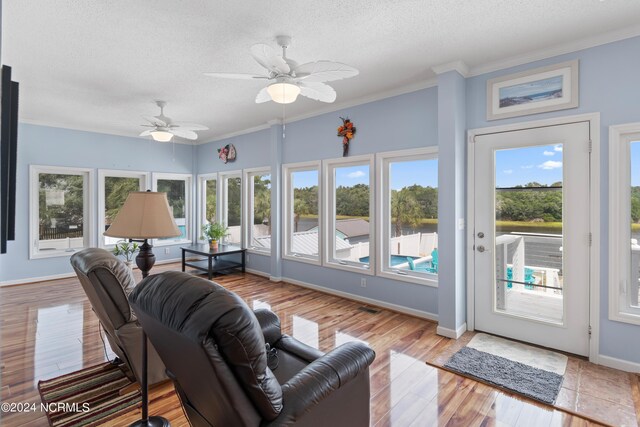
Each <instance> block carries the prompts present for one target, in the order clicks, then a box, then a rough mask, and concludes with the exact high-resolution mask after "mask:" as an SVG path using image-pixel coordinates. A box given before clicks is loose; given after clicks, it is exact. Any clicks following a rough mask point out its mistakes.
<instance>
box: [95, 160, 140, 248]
mask: <svg viewBox="0 0 640 427" xmlns="http://www.w3.org/2000/svg"><path fill="white" fill-rule="evenodd" d="M150 175H151V174H150V173H149V172H141V171H127V170H116V169H98V233H97V238H98V247H101V248H106V249H111V248H113V247H114V246H115V245H107V244H105V243H104V238H103V237H104V236H103V235H102V233H104V231H103V230H104V226H105V221H106V218H105V215H104V211H105V207H106V199H107V195H106V194H105V178H107V177H109V178H112V177H115V178H138V179H139V180H140V188H139V191H146V190H147V189H148V185H149V182H150V181H149V177H150Z"/></svg>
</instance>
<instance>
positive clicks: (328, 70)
mask: <svg viewBox="0 0 640 427" xmlns="http://www.w3.org/2000/svg"><path fill="white" fill-rule="evenodd" d="M294 71H295V73H296V77H297V78H300V79H301V80H304V81H305V82H330V81H334V80H341V79H348V78H349V77H354V76H357V75H358V73H359V71H358V70H357V69H355V68H353V67H352V66H350V65H347V64H342V63H340V62H332V61H316V62H308V63H306V64H302V65H299V66H298V67H296V69H295V70H294Z"/></svg>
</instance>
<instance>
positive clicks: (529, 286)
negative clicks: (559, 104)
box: [494, 144, 564, 324]
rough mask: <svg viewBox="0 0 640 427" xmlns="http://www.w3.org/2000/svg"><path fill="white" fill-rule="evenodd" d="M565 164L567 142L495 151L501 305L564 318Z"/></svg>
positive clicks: (546, 318) (534, 315) (544, 316)
mask: <svg viewBox="0 0 640 427" xmlns="http://www.w3.org/2000/svg"><path fill="white" fill-rule="evenodd" d="M535 159H537V162H536V163H537V164H533V163H532V162H533V161H534V160H535ZM545 159H547V160H545ZM562 166H563V159H562V144H556V145H542V146H535V147H522V148H512V149H502V150H496V151H495V193H494V194H495V196H494V197H495V199H494V200H495V202H494V206H495V255H494V261H495V269H496V292H495V301H494V304H495V310H496V311H499V312H501V313H504V314H508V315H513V316H521V317H525V318H531V319H536V320H540V321H546V322H554V323H558V324H561V323H562V320H563V317H564V306H563V292H562V285H563V275H562V271H563V268H562V260H563V244H562V228H563V227H562V221H563V216H562V204H563V203H562V202H563V194H562V176H563V167H562Z"/></svg>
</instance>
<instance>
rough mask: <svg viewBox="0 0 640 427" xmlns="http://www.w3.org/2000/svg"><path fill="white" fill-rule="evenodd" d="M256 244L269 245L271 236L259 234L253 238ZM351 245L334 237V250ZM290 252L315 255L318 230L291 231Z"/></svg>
mask: <svg viewBox="0 0 640 427" xmlns="http://www.w3.org/2000/svg"><path fill="white" fill-rule="evenodd" d="M254 241H255V243H256V245H257V246H258V245H259V246H260V247H263V248H270V247H271V236H261V237H256V238H255V239H254ZM351 247H352V246H351V245H350V244H349V243H347V242H346V241H345V240H343V239H341V238H339V237H337V238H336V250H337V251H339V250H343V249H351ZM291 250H292V252H294V253H299V254H309V255H315V254H317V253H318V231H317V230H309V231H300V232H298V233H293V247H292V248H291Z"/></svg>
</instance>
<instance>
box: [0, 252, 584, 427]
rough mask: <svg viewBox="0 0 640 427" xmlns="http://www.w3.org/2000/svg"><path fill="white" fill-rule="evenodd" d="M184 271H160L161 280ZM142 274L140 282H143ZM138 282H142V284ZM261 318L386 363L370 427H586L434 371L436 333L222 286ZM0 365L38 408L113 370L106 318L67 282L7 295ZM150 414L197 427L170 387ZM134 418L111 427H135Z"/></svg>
mask: <svg viewBox="0 0 640 427" xmlns="http://www.w3.org/2000/svg"><path fill="white" fill-rule="evenodd" d="M169 269H171V270H177V269H179V265H177V264H168V265H164V266H156V268H155V269H154V273H157V272H159V271H162V270H169ZM136 274H139V273H138V272H136ZM138 279H139V277H138ZM214 280H216V281H217V282H218V283H220V284H221V285H223V286H225V287H226V288H228V289H230V290H232V291H233V292H236V293H238V294H239V295H240V296H241V297H242V298H244V299H245V301H247V303H248V304H249V306H251V307H253V308H261V307H266V308H271V309H272V310H273V311H275V312H276V313H277V314H278V315H279V317H280V319H281V322H282V328H283V331H284V332H285V333H287V334H290V335H293V336H294V337H296V338H297V339H299V340H301V341H303V342H305V343H307V344H309V345H311V346H314V347H317V348H319V349H320V350H322V351H325V352H326V351H329V350H331V349H333V348H334V347H335V346H337V345H339V344H341V343H343V342H347V341H352V340H361V341H365V342H367V343H368V344H369V345H370V346H371V347H372V348H373V349H374V350H375V351H376V354H377V357H376V360H375V362H374V363H373V365H372V366H371V425H375V426H433V425H450V426H488V425H501V426H507V425H512V426H516V425H517V426H527V425H531V426H556V425H562V426H586V425H594V424H591V423H589V422H588V421H587V420H584V419H582V418H580V417H577V416H574V415H570V414H567V413H564V412H561V411H558V410H554V409H553V408H551V407H548V406H545V405H542V404H539V403H535V402H533V401H530V400H527V399H524V398H520V397H518V396H516V395H513V394H509V393H505V392H502V391H499V390H497V389H494V388H492V387H489V386H486V385H484V384H481V383H478V382H476V381H473V380H470V379H467V378H463V377H461V376H458V375H455V374H452V373H449V372H446V371H443V370H440V369H437V368H434V367H431V366H429V365H427V364H426V363H425V360H427V359H429V358H434V357H436V356H437V355H438V354H440V353H441V352H443V351H444V350H446V349H447V347H448V346H449V344H450V343H451V342H452V341H451V340H449V339H447V338H443V337H441V336H438V335H436V324H435V323H432V322H429V321H425V320H421V319H418V318H415V317H411V316H407V315H404V314H400V313H396V312H393V311H389V310H385V309H380V311H379V312H378V313H369V312H366V311H362V310H361V309H360V308H361V307H362V304H360V303H358V302H355V301H350V300H346V299H343V298H338V297H335V296H332V295H327V294H323V293H320V292H317V291H313V290H309V289H305V288H301V287H298V286H295V285H291V284H287V283H274V282H270V281H269V280H267V279H265V278H262V277H259V276H255V275H252V274H249V273H247V274H234V275H229V276H222V277H219V278H215V279H214ZM0 338H1V342H0V364H1V367H2V371H1V385H2V387H1V393H2V394H1V398H2V401H3V402H36V403H38V404H39V402H40V397H39V395H38V391H37V383H38V381H39V380H41V379H48V378H52V377H56V376H59V375H62V374H64V373H68V372H72V371H75V370H78V369H81V368H84V367H88V366H91V365H95V364H97V363H100V362H103V361H105V360H106V357H107V356H105V352H104V349H103V343H102V340H101V335H100V330H99V326H98V321H97V318H96V317H95V315H94V313H93V312H92V311H91V307H90V305H89V303H88V301H87V299H86V297H85V295H84V293H83V291H82V288H81V287H80V285H79V283H78V281H77V280H76V279H75V278H73V279H63V280H55V281H48V282H41V283H35V284H29V285H21V286H13V287H5V288H0ZM150 412H151V414H162V415H163V416H165V417H167V418H169V420H170V421H171V423H172V425H173V426H185V425H188V423H187V420H186V419H185V418H184V416H183V414H182V410H181V408H180V403H179V401H178V399H177V396H176V395H175V393H174V390H173V387H172V385H171V384H170V383H166V384H164V385H162V386H160V387H156V388H154V389H152V391H151V409H150ZM0 416H1V417H2V418H1V419H0V423H1V425H2V426H46V425H47V420H46V417H45V415H44V413H42V412H39V411H36V412H27V413H10V414H7V413H2V414H0ZM139 417H140V411H139V410H135V411H132V412H130V413H129V414H128V415H127V416H125V417H122V418H120V419H118V420H115V421H111V422H110V423H109V425H118V426H120V425H122V426H126V425H128V424H129V423H131V422H133V421H135V420H136V419H138V418H139Z"/></svg>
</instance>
